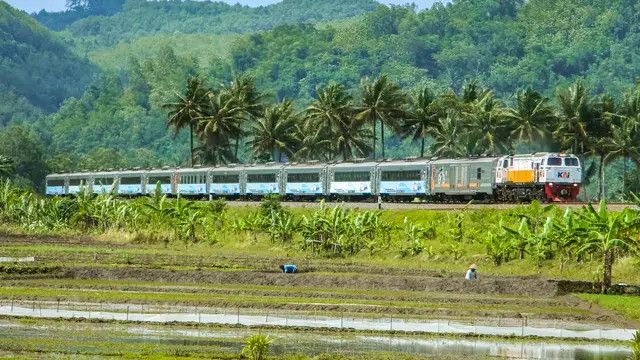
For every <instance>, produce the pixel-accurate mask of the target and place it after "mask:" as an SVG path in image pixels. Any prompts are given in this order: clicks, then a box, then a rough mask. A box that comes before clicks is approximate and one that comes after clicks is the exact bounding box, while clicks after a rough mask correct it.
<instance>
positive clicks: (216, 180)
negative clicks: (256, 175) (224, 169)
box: [211, 174, 240, 184]
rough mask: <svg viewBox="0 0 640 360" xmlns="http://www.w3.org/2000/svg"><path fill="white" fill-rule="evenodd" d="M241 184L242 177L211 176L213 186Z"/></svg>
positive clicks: (234, 175)
mask: <svg viewBox="0 0 640 360" xmlns="http://www.w3.org/2000/svg"><path fill="white" fill-rule="evenodd" d="M239 182H240V175H238V174H230V175H213V176H211V183H213V184H237V183H239Z"/></svg>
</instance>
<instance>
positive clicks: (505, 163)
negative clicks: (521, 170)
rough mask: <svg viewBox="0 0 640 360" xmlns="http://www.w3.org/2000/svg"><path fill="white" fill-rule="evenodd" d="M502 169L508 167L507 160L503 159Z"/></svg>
mask: <svg viewBox="0 0 640 360" xmlns="http://www.w3.org/2000/svg"><path fill="white" fill-rule="evenodd" d="M502 167H503V168H505V169H506V168H508V167H509V160H507V159H505V160H504V162H503V163H502Z"/></svg>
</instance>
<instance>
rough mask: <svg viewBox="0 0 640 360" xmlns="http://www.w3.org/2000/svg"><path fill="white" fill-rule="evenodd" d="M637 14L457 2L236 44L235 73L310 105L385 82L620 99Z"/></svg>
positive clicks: (595, 7) (593, 7) (547, 0)
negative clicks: (471, 83) (332, 86)
mask: <svg viewBox="0 0 640 360" xmlns="http://www.w3.org/2000/svg"><path fill="white" fill-rule="evenodd" d="M638 10H639V5H638V4H637V2H635V1H625V0H617V1H600V0H574V1H558V0H531V1H522V0H511V1H497V0H473V1H471V0H458V1H454V4H453V5H451V6H438V5H436V6H435V7H434V8H433V9H431V10H427V11H422V12H419V13H414V12H413V11H411V10H409V9H405V8H395V9H389V8H384V7H381V8H379V9H378V10H377V11H375V12H374V13H372V14H368V15H366V16H365V17H364V19H363V20H362V21H353V22H350V23H349V22H347V23H343V24H340V26H336V27H323V28H317V27H312V26H294V27H286V28H285V27H283V28H279V29H276V30H274V31H272V32H267V33H261V34H257V35H255V36H252V37H251V38H248V39H246V40H243V41H240V42H237V43H236V44H235V46H234V48H233V52H232V63H233V68H234V69H235V70H236V71H247V72H249V73H251V74H254V75H255V76H256V77H257V78H258V80H259V83H260V84H261V86H263V87H264V88H266V89H268V90H270V91H271V92H274V93H276V94H279V95H280V97H284V96H286V97H290V98H298V97H301V98H307V99H308V98H310V97H311V96H312V94H313V92H314V88H315V86H316V85H319V84H326V83H327V82H329V81H337V82H340V83H344V84H346V85H349V86H352V85H354V84H355V83H356V82H357V81H358V79H359V78H360V77H362V76H376V75H378V74H379V73H381V72H384V73H387V74H389V75H390V76H391V77H393V78H394V79H396V80H397V81H398V82H400V83H401V84H402V85H403V86H406V87H412V86H415V85H417V84H420V83H423V82H425V81H430V82H434V83H435V84H437V86H438V87H439V88H441V89H444V88H448V87H453V88H460V86H461V85H462V84H463V83H464V82H465V80H468V79H472V78H473V79H478V80H479V81H480V82H481V83H482V84H484V85H486V86H489V87H491V88H492V89H494V90H495V91H496V92H497V93H498V94H500V95H503V96H508V95H510V94H512V93H513V92H514V91H515V90H516V89H519V88H526V87H532V88H534V89H536V90H538V91H541V92H543V93H545V94H547V95H553V94H554V92H555V89H556V88H557V87H558V86H563V85H567V84H568V83H570V82H572V81H574V80H575V79H576V78H583V79H585V80H586V81H587V82H588V83H589V84H590V85H591V88H592V89H593V90H594V92H596V93H601V92H612V93H620V92H621V91H622V90H623V89H624V88H625V87H628V86H629V85H630V84H631V83H632V82H633V81H635V79H634V77H635V76H638V74H640V58H639V52H638V49H639V48H640V47H639V45H640V21H639V20H638Z"/></svg>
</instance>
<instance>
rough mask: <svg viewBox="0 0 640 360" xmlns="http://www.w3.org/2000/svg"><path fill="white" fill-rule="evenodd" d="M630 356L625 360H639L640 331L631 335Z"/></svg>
mask: <svg viewBox="0 0 640 360" xmlns="http://www.w3.org/2000/svg"><path fill="white" fill-rule="evenodd" d="M630 345H631V355H629V357H628V358H627V359H629V360H640V331H636V332H635V333H634V334H633V339H632V340H631V341H630Z"/></svg>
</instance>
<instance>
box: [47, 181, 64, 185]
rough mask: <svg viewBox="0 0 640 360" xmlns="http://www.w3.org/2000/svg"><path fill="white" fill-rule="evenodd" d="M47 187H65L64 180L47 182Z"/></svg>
mask: <svg viewBox="0 0 640 360" xmlns="http://www.w3.org/2000/svg"><path fill="white" fill-rule="evenodd" d="M47 186H64V180H47Z"/></svg>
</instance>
